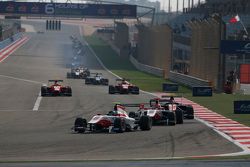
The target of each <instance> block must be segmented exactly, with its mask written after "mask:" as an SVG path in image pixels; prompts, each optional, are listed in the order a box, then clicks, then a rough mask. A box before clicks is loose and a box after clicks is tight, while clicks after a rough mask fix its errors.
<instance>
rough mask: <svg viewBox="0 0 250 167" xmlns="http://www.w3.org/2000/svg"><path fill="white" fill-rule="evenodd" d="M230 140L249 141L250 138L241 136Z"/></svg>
mask: <svg viewBox="0 0 250 167" xmlns="http://www.w3.org/2000/svg"><path fill="white" fill-rule="evenodd" d="M232 138H234V140H243V139H250V136H249V135H248V136H241V137H233V136H232Z"/></svg>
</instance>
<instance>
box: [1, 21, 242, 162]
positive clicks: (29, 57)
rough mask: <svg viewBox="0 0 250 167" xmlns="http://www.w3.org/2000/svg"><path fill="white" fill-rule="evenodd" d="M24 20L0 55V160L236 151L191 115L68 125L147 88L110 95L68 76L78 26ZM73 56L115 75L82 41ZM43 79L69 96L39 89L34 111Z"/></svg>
mask: <svg viewBox="0 0 250 167" xmlns="http://www.w3.org/2000/svg"><path fill="white" fill-rule="evenodd" d="M24 24H26V25H30V27H33V28H31V30H30V31H28V32H27V33H26V34H27V35H28V36H29V37H30V40H29V41H28V42H27V43H26V44H25V45H23V46H22V47H21V48H19V49H18V50H17V51H16V52H15V53H13V54H12V55H10V56H9V57H8V58H7V59H6V60H4V62H2V63H0V161H18V160H86V159H129V158H157V157H183V156H199V155H209V154H223V153H231V152H238V151H241V149H240V148H238V147H237V146H235V145H234V144H232V143H230V142H229V141H227V140H226V139H224V138H222V137H221V136H219V135H218V134H217V133H215V132H214V131H213V130H212V129H210V128H208V127H206V126H205V125H203V124H201V123H199V122H198V121H196V120H185V122H184V124H183V125H176V126H171V127H170V126H156V127H153V128H152V130H151V131H136V132H126V133H123V134H106V133H101V134H73V133H71V130H70V128H71V127H72V126H73V122H74V119H75V118H76V117H77V116H84V117H85V118H87V119H88V120H89V119H90V118H91V117H92V116H93V115H94V114H97V113H101V114H105V113H107V112H108V111H110V110H111V109H112V107H113V102H121V103H134V102H135V103H139V102H147V101H148V100H149V99H150V98H152V97H153V96H152V95H149V94H145V93H141V94H140V95H109V94H108V87H107V86H88V85H85V84H84V81H83V80H74V79H67V78H66V73H67V72H68V71H70V65H71V63H72V61H73V60H75V59H74V55H75V53H74V51H73V49H72V41H71V40H70V38H69V36H70V35H72V34H74V35H76V36H78V37H79V36H80V34H79V27H78V26H74V25H63V26H62V31H47V32H46V31H45V33H44V34H38V33H36V31H38V30H44V29H45V22H31V21H24ZM83 28H84V27H83ZM34 30H35V31H34ZM77 61H78V62H80V63H82V64H84V65H85V66H87V67H89V68H90V69H91V70H92V71H98V72H101V73H102V74H103V75H104V76H105V77H107V78H109V80H110V82H111V83H114V80H115V77H114V76H113V75H111V74H110V73H108V72H106V71H105V70H103V68H102V67H101V66H100V65H99V64H98V62H97V60H96V59H95V57H94V56H93V55H92V53H91V52H90V51H89V50H88V49H87V48H86V52H85V55H84V56H82V57H80V58H79V57H78V58H77ZM49 79H63V80H64V84H65V85H70V86H71V87H72V91H73V96H72V97H43V98H42V99H41V103H40V106H39V109H38V111H33V108H34V105H35V103H36V100H37V97H38V94H39V92H40V88H41V85H42V84H43V83H47V81H48V80H49Z"/></svg>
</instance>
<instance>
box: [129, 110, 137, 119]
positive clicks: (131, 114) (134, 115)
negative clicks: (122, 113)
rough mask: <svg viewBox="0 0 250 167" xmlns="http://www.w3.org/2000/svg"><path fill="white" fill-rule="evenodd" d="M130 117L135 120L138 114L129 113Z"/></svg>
mask: <svg viewBox="0 0 250 167" xmlns="http://www.w3.org/2000/svg"><path fill="white" fill-rule="evenodd" d="M128 116H129V117H130V118H135V117H136V114H135V112H133V111H131V112H129V114H128Z"/></svg>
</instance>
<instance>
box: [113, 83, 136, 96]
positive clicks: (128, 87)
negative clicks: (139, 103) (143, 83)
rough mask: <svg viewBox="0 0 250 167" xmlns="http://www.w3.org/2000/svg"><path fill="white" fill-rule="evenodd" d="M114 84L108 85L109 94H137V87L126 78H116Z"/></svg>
mask: <svg viewBox="0 0 250 167" xmlns="http://www.w3.org/2000/svg"><path fill="white" fill-rule="evenodd" d="M116 81H117V84H116V85H109V94H115V93H119V94H129V93H131V94H137V95H138V94H139V92H140V90H139V87H137V86H135V85H132V84H131V83H129V82H128V81H129V80H128V79H116Z"/></svg>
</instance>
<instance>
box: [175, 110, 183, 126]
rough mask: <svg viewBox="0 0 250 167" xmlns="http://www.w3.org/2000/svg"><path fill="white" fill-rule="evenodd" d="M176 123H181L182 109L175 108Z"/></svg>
mask: <svg viewBox="0 0 250 167" xmlns="http://www.w3.org/2000/svg"><path fill="white" fill-rule="evenodd" d="M175 114H176V123H177V124H183V111H182V110H176V111H175Z"/></svg>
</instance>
